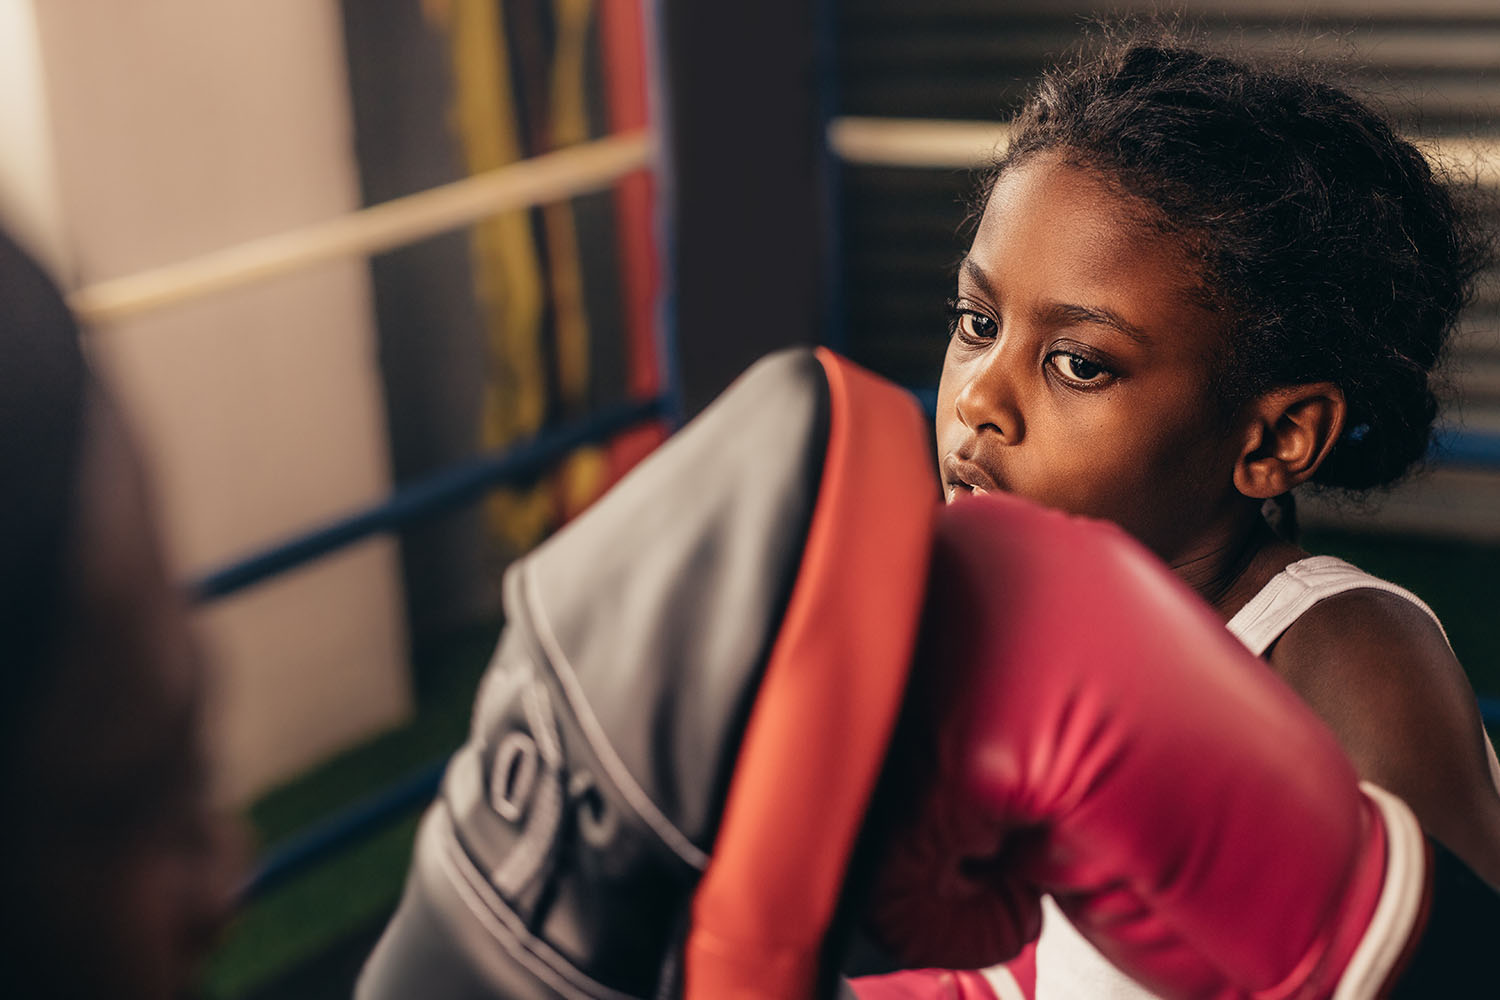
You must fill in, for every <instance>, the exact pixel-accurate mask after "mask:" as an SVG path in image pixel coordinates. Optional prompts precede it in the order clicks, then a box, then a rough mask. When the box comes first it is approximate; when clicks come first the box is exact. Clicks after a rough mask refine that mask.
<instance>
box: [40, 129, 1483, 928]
mask: <svg viewBox="0 0 1500 1000" xmlns="http://www.w3.org/2000/svg"><path fill="white" fill-rule="evenodd" d="M1006 135H1007V131H1006V128H1005V126H1004V125H1003V124H997V123H988V122H977V123H976V122H937V121H910V120H877V119H859V118H835V119H833V120H832V122H831V123H830V125H829V129H828V142H829V144H830V147H831V149H832V150H833V152H834V153H835V154H836V155H837V156H838V157H839V158H840V159H842V160H843V162H845V163H848V164H855V165H865V166H885V167H898V168H925V169H941V168H953V169H972V168H973V167H975V166H978V165H981V164H982V163H983V162H985V160H986V159H987V158H988V157H990V156H992V155H993V154H994V153H995V151H996V150H997V148H998V147H999V146H1000V145H1002V144H1003V142H1004V141H1005V138H1006ZM1476 149H1477V147H1476ZM1475 155H1482V156H1483V157H1486V159H1485V160H1484V162H1485V163H1486V164H1488V169H1489V170H1490V173H1489V174H1486V175H1485V177H1486V183H1491V184H1495V185H1497V186H1500V145H1495V146H1493V147H1486V148H1485V149H1478V152H1477V153H1476V154H1475ZM654 161H655V156H654V138H653V136H652V135H651V134H650V133H648V132H629V133H623V134H619V135H615V136H611V137H609V138H605V139H600V140H595V141H591V142H586V143H581V144H578V145H575V146H571V147H568V148H565V149H562V150H558V151H556V152H553V153H547V154H544V155H541V156H537V157H534V158H530V159H526V160H522V161H519V162H517V163H514V164H510V165H507V166H504V167H501V168H498V169H495V170H492V171H489V172H487V173H483V174H478V175H475V176H473V177H469V178H465V179H463V180H459V181H456V182H453V183H451V184H445V185H442V186H440V187H437V188H433V189H430V190H427V191H423V192H419V193H417V194H413V195H408V196H406V197H402V198H398V199H394V200H392V201H389V202H384V203H382V204H379V205H374V206H371V207H368V208H364V209H360V210H357V211H354V212H351V213H349V214H348V215H345V216H341V217H338V218H335V219H331V220H327V221H324V222H319V223H315V224H312V225H309V226H304V227H300V228H298V229H295V230H291V231H289V232H284V233H279V234H275V235H272V236H267V237H263V238H260V239H256V240H252V241H249V242H246V243H242V244H239V245H236V246H232V247H228V248H225V249H222V250H217V251H213V252H210V253H207V254H204V255H202V256H200V257H196V258H192V259H189V260H186V261H182V262H179V263H175V264H171V265H167V266H164V267H159V268H155V269H152V270H149V271H146V272H142V273H139V274H135V275H131V276H127V277H122V278H118V279H112V280H108V281H104V282H100V283H98V284H94V285H90V286H88V287H85V288H82V289H80V290H78V291H75V292H74V293H72V295H71V296H70V297H69V304H70V305H71V306H72V308H73V309H74V310H75V312H76V313H77V315H78V316H79V318H80V319H81V320H82V321H83V322H84V323H86V324H90V325H99V324H106V323H111V322H117V321H120V320H125V319H129V318H131V317H134V316H138V315H142V314H145V313H148V312H152V311H156V310H160V309H167V308H170V307H172V306H175V305H177V304H180V303H183V302H187V301H190V300H193V299H196V298H201V297H204V296H207V295H211V294H215V293H218V292H222V291H226V290H228V289H232V288H236V287H241V286H244V285H248V284H252V283H254V282H257V281H263V280H266V279H269V278H272V277H275V276H277V275H280V274H285V273H289V272H292V271H295V270H298V269H302V268H306V267H309V266H312V265H315V264H319V263H324V262H327V261H330V260H335V259H340V258H346V257H356V256H370V255H373V254H377V253H380V252H382V251H385V250H390V249H394V248H397V247H400V246H404V245H407V244H410V243H413V242H416V241H419V240H422V239H426V238H427V237H430V236H433V235H436V234H438V233H441V232H444V231H447V230H451V229H456V228H460V227H463V226H466V225H470V224H473V223H475V222H477V221H480V220H482V219H484V218H486V217H489V216H491V215H493V214H496V213H499V212H503V211H509V210H514V209H521V208H530V207H534V206H537V205H541V204H545V203H547V202H551V201H559V200H563V199H566V198H569V197H573V196H576V195H580V194H586V193H590V192H593V191H597V190H601V189H604V188H608V187H609V186H611V185H612V184H613V183H614V182H615V181H617V180H619V179H620V178H622V177H624V176H626V175H628V174H631V173H633V172H635V171H637V170H641V169H643V168H651V167H653V166H655V162H654ZM669 350H670V348H669ZM663 361H664V362H665V363H667V364H668V366H669V367H670V368H672V369H674V370H675V365H672V364H671V363H670V362H671V359H670V358H663ZM666 383H667V385H668V386H669V389H668V391H667V392H666V393H664V394H662V395H660V396H657V397H654V398H650V399H643V400H635V401H631V402H628V403H622V404H618V405H615V406H611V407H606V408H603V409H601V410H599V411H598V412H596V413H594V414H593V415H591V416H590V417H587V418H584V419H580V420H577V421H574V422H572V423H570V424H567V425H564V426H562V427H559V428H553V429H549V430H545V431H543V432H541V433H539V434H537V435H536V436H535V437H534V438H532V439H530V440H529V441H526V442H524V443H522V444H520V445H517V446H513V447H511V448H508V449H506V450H504V451H500V452H494V453H491V454H488V455H482V456H479V457H476V458H474V459H471V460H468V461H466V462H463V463H459V464H457V465H453V466H450V467H448V468H446V469H444V470H441V471H439V472H438V473H436V474H434V475H432V476H429V477H427V478H424V479H421V480H418V481H416V482H414V483H411V484H408V485H406V486H403V487H400V488H398V489H396V490H395V491H394V492H393V493H392V494H391V495H390V496H389V497H387V498H386V499H385V500H384V501H382V502H380V503H377V504H373V505H371V506H369V507H366V508H364V509H362V510H359V511H355V512H352V513H351V514H349V515H347V516H345V517H343V518H341V519H339V520H337V521H334V522H332V523H329V524H324V525H321V526H317V527H314V528H312V529H311V530H308V531H306V532H304V533H302V534H299V535H297V536H295V537H292V538H290V539H286V540H284V541H282V542H280V543H278V544H275V545H273V546H271V547H269V548H267V549H264V550H262V551H260V552H258V553H255V554H253V555H250V556H248V557H246V558H243V559H240V560H237V561H235V562H233V563H231V564H229V565H227V566H224V567H222V568H220V569H217V570H215V571H213V572H210V573H208V574H206V575H205V576H203V577H201V578H200V579H198V580H197V581H195V582H193V583H192V585H191V589H192V593H193V596H194V597H195V599H197V600H198V601H202V602H209V601H213V600H217V599H220V598H223V597H226V596H228V595H231V594H233V593H236V592H238V591H240V590H243V589H245V588H247V587H250V586H253V585H255V584H257V583H259V582H262V581H264V580H266V579H269V578H270V577H273V576H276V575H278V574H280V573H284V572H287V571H290V570H292V569H295V568H296V567H299V566H302V565H305V564H306V563H308V562H310V561H313V560H315V559H318V558H321V557H323V556H325V555H328V554H330V553H332V552H334V551H337V550H339V549H341V548H343V547H345V546H347V545H350V544H353V543H355V542H357V541H359V540H361V539H364V538H367V537H369V536H371V535H374V534H378V533H382V532H391V531H395V530H398V529H400V528H401V527H403V526H405V525H407V524H410V523H413V522H415V521H418V520H421V519H424V518H428V517H433V516H436V515H439V514H442V513H445V512H447V511H450V510H452V509H454V508H457V507H460V506H462V505H464V504H467V503H470V502H473V501H475V500H477V499H479V498H480V497H482V496H483V495H484V494H485V493H487V492H488V491H489V490H491V489H493V488H495V487H497V486H501V485H505V484H514V483H519V482H523V481H526V480H530V479H534V478H535V477H536V476H538V475H540V474H542V473H543V472H545V471H546V470H547V469H548V468H549V467H550V466H551V465H552V464H553V463H555V462H556V461H558V460H559V459H561V458H562V457H563V456H565V455H566V454H568V453H569V452H571V451H572V450H573V449H575V448H577V447H578V446H580V445H583V444H589V443H594V442H598V441H601V440H604V439H607V438H609V437H610V436H612V435H613V434H615V433H617V432H619V431H622V430H626V429H629V428H631V427H633V426H636V425H639V424H641V423H643V422H646V421H649V420H652V419H659V418H664V417H665V418H668V419H671V418H672V417H673V415H674V413H675V402H674V400H675V395H674V392H675V390H673V389H671V388H670V387H671V386H672V385H673V380H672V379H670V378H669V379H667V380H666ZM918 395H919V396H921V397H924V398H923V402H924V403H925V404H926V405H927V407H928V409H929V411H930V410H931V409H932V408H933V403H934V402H935V399H934V396H935V393H933V392H931V391H930V390H929V391H926V392H919V393H918ZM1439 454H1440V456H1441V459H1442V460H1443V461H1444V462H1445V464H1471V465H1480V466H1487V467H1500V435H1477V434H1471V433H1463V434H1456V433H1453V432H1447V433H1446V434H1445V435H1443V436H1442V437H1441V439H1440V449H1439ZM1480 705H1481V709H1482V711H1483V714H1484V717H1485V719H1486V721H1488V722H1496V721H1500V699H1497V698H1481V699H1480ZM446 763H447V762H446V758H445V759H443V760H438V761H433V762H430V763H428V764H427V765H424V766H422V767H421V768H419V769H417V770H415V771H413V772H412V773H410V774H408V775H407V776H405V777H403V778H401V779H399V780H397V781H396V782H394V783H393V784H392V785H390V786H387V787H386V788H385V789H383V790H382V791H380V792H378V793H376V794H374V795H372V796H369V797H367V798H365V799H362V800H360V801H357V802H355V803H354V804H353V805H351V806H348V807H345V808H344V809H342V810H339V811H336V812H335V813H334V814H333V815H332V816H330V817H328V818H326V819H324V820H323V821H321V822H319V823H315V824H313V825H312V826H311V827H309V828H307V829H305V830H303V831H301V832H299V833H297V834H295V835H293V836H292V837H290V838H289V839H287V840H286V841H284V842H283V843H281V844H279V845H277V846H275V847H273V848H271V849H270V850H268V851H267V852H266V853H265V854H263V855H262V857H261V859H260V861H259V863H258V865H257V866H256V869H255V871H254V872H253V874H252V875H251V877H250V878H249V880H248V881H247V883H246V884H245V886H244V887H243V892H242V899H250V898H253V897H255V896H256V895H259V894H261V893H263V892H265V891H267V890H269V889H271V888H274V887H275V886H277V885H280V884H282V883H283V882H284V881H286V880H287V879H288V878H290V877H292V876H294V875H295V874H296V873H298V872H300V871H302V870H304V869H306V868H308V867H310V866H312V865H315V864H316V863H318V862H319V861H321V860H322V859H323V858H325V857H327V856H328V855H330V854H332V853H334V852H335V851H337V850H339V849H340V848H341V847H343V846H344V845H345V844H347V843H349V842H351V841H353V840H355V839H357V838H360V837H362V836H364V835H366V834H367V833H369V832H370V831H371V830H372V829H375V828H378V827H379V826H381V825H383V824H385V823H387V822H389V821H390V820H392V819H394V818H395V817H396V816H398V815H401V814H404V813H406V812H407V811H409V810H411V809H412V808H414V807H416V806H419V805H421V804H423V803H425V802H426V801H428V800H429V799H430V798H431V797H432V796H433V794H435V792H436V790H437V787H438V785H439V782H440V781H441V778H442V774H443V771H444V768H445V767H446Z"/></svg>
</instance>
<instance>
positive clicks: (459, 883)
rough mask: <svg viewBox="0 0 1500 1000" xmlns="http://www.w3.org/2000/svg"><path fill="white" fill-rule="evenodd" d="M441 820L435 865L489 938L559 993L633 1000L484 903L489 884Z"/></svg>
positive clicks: (447, 822) (513, 918)
mask: <svg viewBox="0 0 1500 1000" xmlns="http://www.w3.org/2000/svg"><path fill="white" fill-rule="evenodd" d="M443 818H444V820H445V826H446V828H445V829H444V830H443V831H442V832H443V834H444V836H443V841H444V842H443V844H442V845H441V849H440V850H438V851H437V862H438V864H439V865H440V866H441V867H442V869H443V873H444V874H445V875H447V876H448V881H449V883H450V884H451V885H452V886H453V888H454V891H456V892H457V893H458V896H459V899H461V900H462V901H463V903H464V905H465V906H466V907H467V908H468V910H469V912H470V913H472V914H473V915H474V917H475V919H477V920H478V921H479V923H480V924H481V925H482V926H483V927H484V929H485V930H486V931H488V932H489V934H490V936H491V937H492V938H494V939H495V940H496V941H497V942H499V944H500V947H502V948H504V949H505V951H506V952H507V953H508V954H509V955H510V956H511V957H512V958H514V959H515V960H516V961H518V962H520V963H521V964H522V965H523V966H525V967H526V969H527V970H528V971H530V972H531V973H532V974H533V975H535V976H537V977H538V978H539V979H541V980H542V981H543V982H545V983H546V984H547V985H548V986H550V987H552V988H553V989H555V990H558V991H559V992H562V993H566V992H568V991H569V990H577V991H581V992H582V993H583V994H584V995H585V996H588V997H590V998H593V1000H636V998H634V997H632V996H630V994H628V993H621V992H619V991H618V990H612V989H610V988H609V987H608V986H605V985H604V984H602V983H598V982H595V981H594V980H592V979H590V978H588V977H587V976H585V975H584V974H583V973H581V972H578V971H577V970H575V969H573V968H572V967H571V966H570V965H569V964H568V963H567V961H566V960H565V959H563V957H562V956H561V955H559V954H558V953H557V952H556V951H554V950H553V949H552V948H551V947H549V946H548V945H547V943H546V942H545V941H542V940H540V939H539V938H537V937H535V936H533V935H532V934H530V933H529V932H528V931H527V930H526V929H525V927H524V926H521V925H520V921H519V920H518V919H517V918H516V916H515V914H513V913H511V912H510V911H509V909H508V908H506V907H505V904H504V902H503V901H502V902H501V904H500V906H499V908H498V909H497V908H496V907H495V906H493V905H491V904H490V903H489V902H488V901H487V900H485V899H484V897H483V895H482V893H481V887H483V889H485V890H487V889H488V888H489V887H488V885H486V884H485V883H484V881H483V876H482V875H481V874H480V873H479V872H477V871H472V872H471V871H470V869H472V864H471V863H470V862H469V860H468V857H467V855H465V854H463V848H461V847H460V846H459V844H458V841H457V839H456V838H454V837H453V836H452V822H453V821H452V820H451V819H450V818H448V817H447V816H444V817H443ZM559 966H560V967H559Z"/></svg>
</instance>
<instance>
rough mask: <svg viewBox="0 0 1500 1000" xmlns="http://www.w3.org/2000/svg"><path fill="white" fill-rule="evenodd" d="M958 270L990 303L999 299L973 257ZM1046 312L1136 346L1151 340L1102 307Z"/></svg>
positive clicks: (1067, 307)
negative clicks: (1105, 330)
mask: <svg viewBox="0 0 1500 1000" xmlns="http://www.w3.org/2000/svg"><path fill="white" fill-rule="evenodd" d="M959 270H960V271H962V272H963V273H964V274H965V275H967V276H968V277H969V280H970V281H972V282H974V284H976V285H978V286H979V290H980V291H982V292H984V294H985V295H987V296H989V298H990V300H991V301H994V300H996V299H998V298H999V296H998V295H996V294H995V287H994V286H993V285H991V284H990V277H989V275H987V274H985V273H984V268H982V267H980V266H979V262H978V261H976V260H975V259H974V258H973V257H965V258H964V259H963V263H961V264H959ZM1047 312H1048V313H1049V315H1050V318H1052V319H1053V321H1054V322H1058V323H1097V324H1099V325H1100V326H1107V327H1109V328H1110V329H1112V330H1118V331H1119V332H1120V333H1123V334H1124V335H1125V336H1127V337H1129V338H1130V339H1131V340H1133V341H1135V342H1136V343H1137V344H1142V345H1147V344H1150V343H1151V338H1150V337H1148V336H1146V331H1144V330H1142V329H1141V328H1140V327H1138V326H1136V325H1135V324H1134V323H1131V322H1129V321H1128V320H1126V319H1125V317H1123V316H1121V315H1120V314H1119V313H1117V312H1115V311H1114V310H1113V309H1106V308H1104V307H1103V306H1079V305H1071V304H1067V303H1059V304H1058V305H1055V306H1052V307H1050V308H1049V309H1048V310H1047Z"/></svg>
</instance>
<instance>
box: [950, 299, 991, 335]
mask: <svg viewBox="0 0 1500 1000" xmlns="http://www.w3.org/2000/svg"><path fill="white" fill-rule="evenodd" d="M948 316H949V319H948V332H949V333H950V334H956V335H957V336H959V337H960V338H961V339H963V340H966V341H970V342H974V341H983V340H993V339H994V338H995V321H994V320H992V319H990V318H989V317H988V316H986V315H985V314H984V313H982V312H976V311H975V310H973V309H965V308H964V307H963V306H961V305H956V304H953V303H950V304H949V306H948Z"/></svg>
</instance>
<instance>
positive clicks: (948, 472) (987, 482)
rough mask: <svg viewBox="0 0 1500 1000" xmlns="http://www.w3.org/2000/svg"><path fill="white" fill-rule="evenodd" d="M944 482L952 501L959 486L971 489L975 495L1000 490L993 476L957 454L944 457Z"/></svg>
mask: <svg viewBox="0 0 1500 1000" xmlns="http://www.w3.org/2000/svg"><path fill="white" fill-rule="evenodd" d="M943 483H944V485H945V486H946V488H947V489H946V493H947V498H948V500H950V501H951V500H952V499H953V498H954V497H955V496H956V495H957V493H958V489H959V487H963V488H964V489H967V490H969V491H970V492H971V493H973V495H974V496H984V495H985V494H986V493H995V492H999V491H1000V485H999V484H998V483H996V482H995V478H994V477H993V476H991V475H990V474H989V473H988V472H986V471H985V470H984V469H983V468H981V467H980V466H978V465H975V464H974V463H973V462H970V461H968V460H967V459H963V458H959V457H958V456H957V455H949V456H947V457H946V458H944V459H943Z"/></svg>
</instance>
